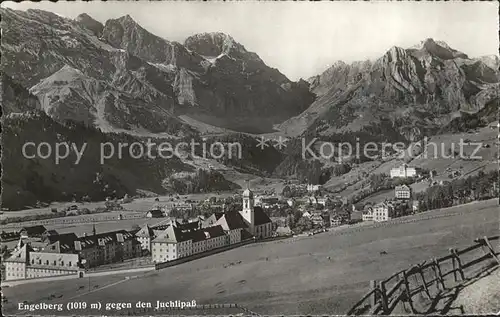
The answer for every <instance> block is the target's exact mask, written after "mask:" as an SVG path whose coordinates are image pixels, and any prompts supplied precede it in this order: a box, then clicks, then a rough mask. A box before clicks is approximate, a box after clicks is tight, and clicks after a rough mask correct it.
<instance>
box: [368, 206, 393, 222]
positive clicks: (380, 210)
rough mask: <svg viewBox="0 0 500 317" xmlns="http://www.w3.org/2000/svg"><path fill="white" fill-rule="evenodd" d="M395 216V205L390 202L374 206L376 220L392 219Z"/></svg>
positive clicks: (374, 218)
mask: <svg viewBox="0 0 500 317" xmlns="http://www.w3.org/2000/svg"><path fill="white" fill-rule="evenodd" d="M394 216H395V213H394V206H393V205H392V204H390V203H387V202H382V203H379V204H376V205H375V206H373V220H374V221H376V222H381V221H387V220H391V219H392V218H394Z"/></svg>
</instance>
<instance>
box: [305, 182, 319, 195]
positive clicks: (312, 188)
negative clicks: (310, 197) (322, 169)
mask: <svg viewBox="0 0 500 317" xmlns="http://www.w3.org/2000/svg"><path fill="white" fill-rule="evenodd" d="M319 190H321V185H312V184H308V185H307V191H308V192H309V193H315V192H317V191H319Z"/></svg>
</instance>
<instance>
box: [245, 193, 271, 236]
mask: <svg viewBox="0 0 500 317" xmlns="http://www.w3.org/2000/svg"><path fill="white" fill-rule="evenodd" d="M240 215H241V216H242V217H243V219H244V220H245V223H246V224H247V225H248V230H249V231H250V233H251V234H252V235H254V236H255V237H256V238H257V239H265V238H269V237H272V235H273V232H272V230H273V225H272V222H271V219H269V216H268V215H267V214H266V213H265V212H264V210H263V209H262V207H260V206H255V199H254V195H253V192H252V191H251V190H250V188H248V186H247V189H245V191H244V192H243V210H241V211H240Z"/></svg>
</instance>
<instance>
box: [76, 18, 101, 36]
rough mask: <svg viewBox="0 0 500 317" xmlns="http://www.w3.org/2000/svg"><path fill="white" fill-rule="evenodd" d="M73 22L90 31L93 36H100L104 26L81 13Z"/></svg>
mask: <svg viewBox="0 0 500 317" xmlns="http://www.w3.org/2000/svg"><path fill="white" fill-rule="evenodd" d="M75 20H76V21H77V22H78V23H79V24H81V25H82V26H83V27H85V28H87V29H89V30H91V31H92V33H94V35H95V36H98V37H99V36H101V34H102V30H103V29H104V25H103V24H102V23H101V22H99V21H96V20H94V19H93V18H92V17H91V16H90V15H88V14H86V13H82V14H79V15H78V16H77V17H76V19H75Z"/></svg>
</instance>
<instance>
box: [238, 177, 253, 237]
mask: <svg viewBox="0 0 500 317" xmlns="http://www.w3.org/2000/svg"><path fill="white" fill-rule="evenodd" d="M254 205H255V201H254V197H253V192H252V191H251V190H250V187H249V185H248V181H247V188H246V189H245V191H243V210H242V211H241V212H240V213H241V216H242V217H243V219H245V220H246V222H248V225H249V227H250V233H252V234H253V233H254V224H255V214H254Z"/></svg>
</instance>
